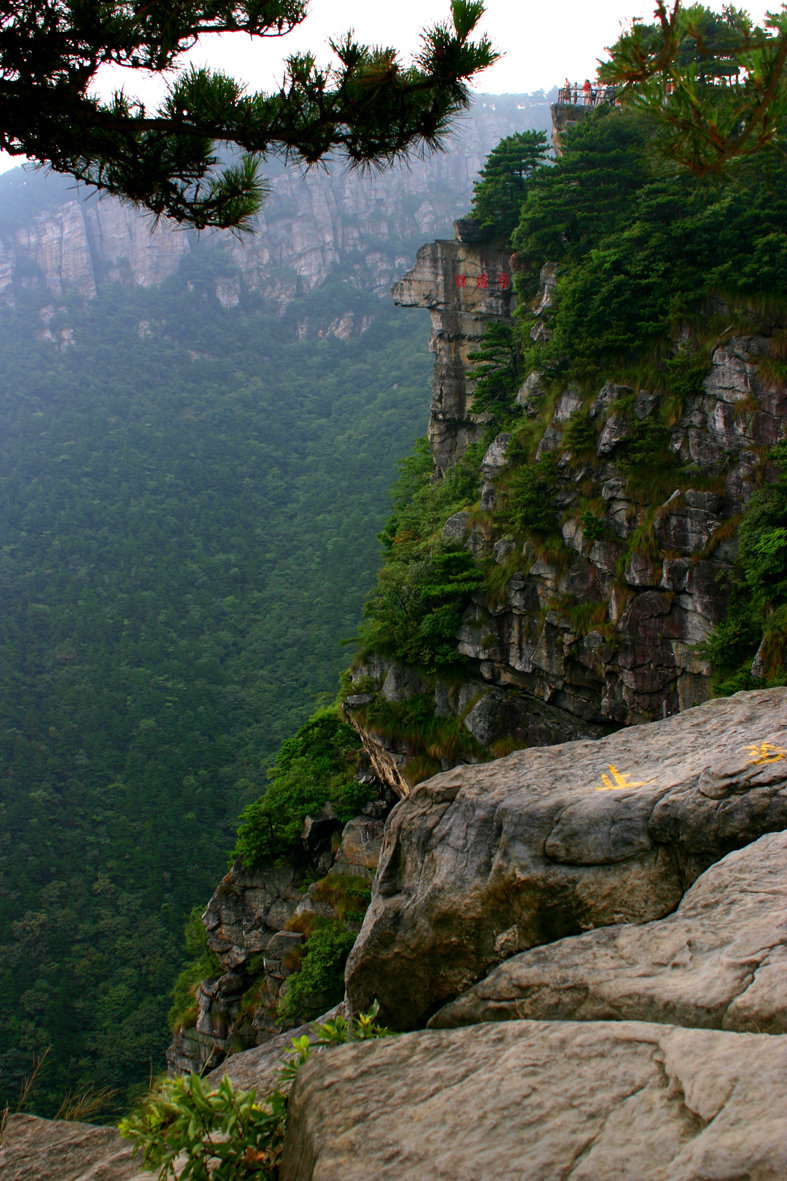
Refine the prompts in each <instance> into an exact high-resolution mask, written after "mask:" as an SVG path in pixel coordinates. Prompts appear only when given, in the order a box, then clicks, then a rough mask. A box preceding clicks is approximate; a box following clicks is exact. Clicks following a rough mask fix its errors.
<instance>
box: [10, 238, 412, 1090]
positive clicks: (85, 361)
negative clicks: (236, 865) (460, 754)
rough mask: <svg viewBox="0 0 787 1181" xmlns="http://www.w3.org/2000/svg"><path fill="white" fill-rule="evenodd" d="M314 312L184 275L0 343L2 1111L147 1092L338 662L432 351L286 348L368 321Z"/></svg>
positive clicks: (69, 311) (386, 333)
mask: <svg viewBox="0 0 787 1181" xmlns="http://www.w3.org/2000/svg"><path fill="white" fill-rule="evenodd" d="M203 255H204V252H203ZM206 260H207V261H206ZM226 266H227V263H226V260H223V261H222V262H221V267H223V268H226ZM310 298H312V299H313V300H314V301H315V302H314V306H312V305H311V304H310V303H309V299H306V300H302V301H300V302H299V303H298V305H297V311H296V309H295V308H293V309H292V310H291V313H288V314H287V315H286V316H285V317H284V318H283V319H280V318H275V317H274V316H272V315H271V314H269V312H267V311H266V309H265V306H264V305H263V304H262V303H261V302H260V301H259V300H258V299H256V297H252V296H245V297H244V298H243V300H242V302H241V305H240V306H238V307H235V308H233V309H231V310H225V309H223V308H222V307H221V306H220V304H219V303H218V301H217V299H216V297H215V274H214V270H213V268H212V267H211V266H210V265H209V254H208V255H204V257H203V258H202V261H201V262H200V266H199V268H198V267H197V266H196V263H194V262H193V261H192V263H191V265H190V266H189V263H188V262H187V263H185V264H184V266H183V268H182V269H181V271H180V272H179V274H178V275H176V276H175V277H174V278H173V279H171V280H169V281H168V282H167V283H166V284H164V285H163V286H162V287H160V288H158V289H154V290H148V291H139V290H137V291H133V290H132V291H129V290H125V291H124V290H120V289H117V288H115V289H105V291H104V292H103V294H102V297H101V298H100V299H99V300H97V301H94V302H92V303H90V304H83V303H82V302H81V301H79V300H78V299H72V300H69V299H61V300H59V301H58V303H57V305H56V306H54V305H52V304H51V303H48V304H47V303H44V302H43V297H40V296H32V295H29V296H24V295H23V294H22V295H19V296H18V297H17V302H16V308H15V310H13V311H11V310H8V311H6V312H5V313H4V314H3V316H2V318H0V417H1V418H2V422H3V432H2V436H1V437H0V481H1V483H2V493H1V494H0V546H1V547H2V549H1V551H0V597H1V601H2V612H0V629H2V630H1V632H0V635H1V636H2V664H0V766H1V767H2V782H1V786H0V865H1V866H2V871H1V873H2V876H0V1013H1V1014H2V1015H1V1016H0V1091H2V1097H1V1098H0V1106H2V1103H3V1101H10V1102H11V1103H12V1104H13V1102H14V1101H15V1099H16V1095H17V1091H18V1086H19V1082H20V1079H21V1076H22V1075H23V1074H24V1073H26V1072H29V1070H30V1067H31V1063H32V1059H33V1056H34V1055H36V1054H41V1053H42V1052H43V1051H44V1050H46V1049H47V1047H51V1052H50V1054H49V1057H48V1061H47V1063H46V1065H45V1068H44V1070H43V1071H42V1073H41V1076H40V1080H39V1084H38V1088H37V1091H36V1094H35V1096H34V1098H33V1103H34V1106H35V1107H36V1109H37V1110H39V1111H41V1112H43V1113H52V1112H53V1111H54V1110H55V1109H56V1107H57V1104H58V1101H59V1097H60V1096H62V1095H63V1093H64V1092H66V1091H68V1090H73V1089H75V1088H79V1087H81V1086H84V1085H87V1084H90V1083H95V1084H96V1086H99V1087H101V1086H117V1085H118V1080H123V1084H124V1085H126V1084H131V1085H132V1086H133V1085H134V1084H144V1083H145V1082H146V1081H147V1077H148V1069H149V1063H150V1062H151V1060H152V1062H153V1068H154V1069H160V1065H161V1062H162V1059H161V1057H160V1055H161V1053H162V1051H163V1048H164V1045H165V1042H166V1038H167V1033H166V1011H167V1008H168V1004H169V998H168V993H169V989H170V988H171V985H172V981H173V979H174V976H175V974H176V972H177V968H178V965H179V963H180V962H181V960H182V958H183V951H182V939H183V925H184V918H185V916H186V914H187V913H188V911H189V910H190V909H191V908H192V907H193V906H194V905H195V904H197V903H199V902H201V901H204V900H206V898H207V896H208V895H209V894H210V892H211V890H212V888H213V886H214V885H215V882H216V880H217V879H218V877H220V875H221V873H222V871H223V867H224V865H225V864H226V857H227V851H228V849H229V848H230V847H231V844H232V836H231V832H232V828H233V826H234V821H235V819H236V817H237V815H238V812H239V810H240V808H241V807H242V806H243V805H244V804H245V803H247V802H248V801H249V800H250V799H252V798H254V797H256V796H257V795H258V794H259V793H260V791H261V790H262V788H263V786H264V783H265V767H266V766H267V765H268V764H269V763H270V761H271V758H272V755H273V754H274V753H275V751H276V749H277V748H278V746H279V744H280V742H281V740H282V739H283V738H284V737H285V736H286V735H287V734H288V733H291V732H292V731H293V730H294V729H295V728H296V727H297V725H298V723H299V722H300V721H301V720H302V719H303V718H304V717H305V716H306V715H307V714H308V713H309V712H310V710H311V708H312V707H313V702H314V697H315V695H317V694H319V693H320V692H322V691H330V690H332V688H333V686H334V684H335V677H336V673H337V671H338V669H339V668H340V667H341V665H342V664H343V663H345V662H346V656H345V655H344V653H343V651H342V649H341V648H340V647H339V643H340V641H341V640H342V639H343V638H345V637H347V636H348V635H351V634H352V632H353V630H354V628H355V626H356V624H357V619H358V616H359V612H360V604H361V600H362V597H363V595H364V593H365V592H366V591H367V590H368V588H369V586H370V585H371V582H372V578H373V572H374V569H375V567H376V564H377V543H376V541H375V534H376V532H377V530H378V528H379V526H380V524H381V522H382V520H383V518H384V514H385V505H386V490H387V488H388V486H389V485H390V483H391V480H392V477H393V474H394V465H395V460H396V457H397V456H398V455H401V454H402V453H404V452H406V451H407V450H408V448H409V447H410V445H411V443H412V440H413V438H414V436H415V435H416V434H418V433H419V432H420V431H421V430H422V429H423V422H424V418H425V414H426V398H427V396H428V395H427V393H426V391H427V389H428V372H429V358H428V353H427V350H426V339H427V330H426V325H425V324H424V322H423V320H422V319H421V318H420V317H402V316H400V315H398V314H397V313H395V312H394V310H393V309H392V308H390V309H389V308H388V307H387V306H385V305H383V304H380V305H379V306H377V304H376V301H375V305H376V306H375V307H374V309H373V311H374V318H373V320H372V323H371V326H370V327H369V329H368V331H367V332H365V333H364V334H363V335H359V334H357V333H356V334H355V335H353V336H351V337H350V338H349V339H348V340H346V341H345V340H340V339H337V338H335V337H332V336H331V337H324V338H322V339H321V338H320V337H318V336H317V335H312V336H310V337H308V338H306V339H304V340H298V339H297V332H296V318H297V317H302V316H304V315H310V314H311V316H312V318H313V319H314V320H315V322H316V321H317V320H319V319H327V320H330V318H331V316H332V314H335V313H336V312H342V313H344V312H346V311H348V310H350V311H352V310H353V308H355V309H356V310H357V311H358V312H359V314H360V312H361V310H362V309H363V310H366V311H368V310H369V309H368V297H365V296H364V295H363V294H362V293H361V294H359V293H358V292H355V291H350V290H348V289H346V288H345V287H344V286H343V285H342V283H341V280H340V278H338V277H337V279H336V282H335V283H334V284H332V286H331V288H330V289H329V291H327V292H325V291H323V293H322V294H321V295H320V294H319V293H317V294H315V295H314V296H313V297H310ZM332 301H333V302H334V303H335V305H336V306H335V308H332ZM126 1097H127V1096H125V1095H122V1096H120V1098H119V1103H120V1104H121V1105H122V1103H123V1102H124V1101H125V1099H126Z"/></svg>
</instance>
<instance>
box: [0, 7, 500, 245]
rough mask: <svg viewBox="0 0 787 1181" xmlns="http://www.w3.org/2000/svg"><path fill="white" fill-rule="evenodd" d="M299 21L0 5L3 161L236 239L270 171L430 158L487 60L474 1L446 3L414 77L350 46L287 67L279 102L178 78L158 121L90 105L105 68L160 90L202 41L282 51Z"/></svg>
mask: <svg viewBox="0 0 787 1181" xmlns="http://www.w3.org/2000/svg"><path fill="white" fill-rule="evenodd" d="M306 8H307V0H240V2H236V3H234V2H232V0H228V2H226V3H218V2H215V0H213V2H210V0H208V2H205V0H202V2H195V0H174V2H173V0H130V2H127V3H118V2H116V0H92V2H91V3H84V0H43V2H42V0H0V78H1V79H2V84H1V85H0V148H3V149H5V151H7V152H9V153H11V154H12V155H26V156H29V157H31V158H33V159H35V160H39V161H41V162H42V163H44V164H48V165H50V166H51V167H52V168H54V169H55V170H57V171H58V172H64V173H68V174H71V175H72V176H75V177H77V178H78V179H79V180H83V181H87V182H89V183H90V184H92V185H95V186H96V187H97V188H99V189H103V190H105V191H107V192H109V193H114V194H116V195H118V196H121V197H125V198H127V199H129V200H131V201H133V202H135V203H136V204H138V205H140V206H142V207H144V208H146V209H149V210H150V211H151V212H152V213H154V214H156V215H157V216H160V215H166V216H167V217H171V218H173V219H174V220H175V221H178V222H183V223H186V224H189V225H193V226H196V227H197V228H203V227H205V226H220V227H227V226H233V227H240V228H243V227H247V226H248V223H249V219H250V218H251V217H252V215H253V214H254V213H255V212H256V211H257V209H258V208H259V205H260V202H261V200H262V197H263V195H264V184H263V182H262V181H261V179H260V177H259V175H258V168H259V164H260V162H261V161H262V160H263V159H265V157H267V156H271V155H279V156H283V157H284V158H285V159H286V160H288V161H295V162H302V163H305V164H306V165H310V164H315V163H316V162H317V161H319V160H322V159H324V158H325V157H326V156H328V155H332V156H339V157H343V158H344V159H346V160H347V161H349V162H350V164H351V165H364V164H370V163H371V164H377V163H389V162H391V161H393V160H395V159H397V158H398V157H401V156H404V155H406V154H407V153H408V151H411V150H413V149H414V148H419V147H420V148H422V149H424V148H425V149H430V148H434V147H436V146H437V145H438V144H439V142H440V138H441V135H442V133H443V132H444V131H445V130H446V128H447V125H448V123H449V121H450V119H451V117H452V116H453V115H454V114H456V113H457V112H458V111H459V110H461V109H462V108H463V107H465V106H467V103H468V88H467V82H468V79H469V78H471V77H472V76H473V75H474V74H475V73H476V72H477V71H479V70H481V69H483V68H484V67H486V66H488V65H490V64H491V63H492V62H493V61H495V60H496V58H497V56H498V55H497V54H496V53H495V52H494V51H493V50H492V48H491V45H490V43H489V41H488V39H487V38H486V37H480V38H479V39H478V40H476V41H473V40H471V39H470V38H471V34H472V32H473V30H474V29H475V27H476V25H477V23H478V21H479V19H480V17H481V15H482V13H483V11H484V9H483V3H482V2H481V0H452V3H451V21H450V22H445V23H443V24H438V25H436V26H435V27H434V28H431V29H428V30H427V31H426V32H424V33H423V35H422V48H421V51H420V53H419V54H418V56H417V58H416V60H415V62H414V64H412V65H410V66H405V65H403V64H402V63H401V62H400V61H399V60H398V57H397V54H396V51H395V50H393V49H386V48H370V47H368V46H365V45H361V44H359V43H358V42H357V41H355V40H354V38H353V36H352V34H347V35H346V36H345V37H344V38H343V39H341V40H335V41H332V42H331V48H332V50H333V53H334V55H335V58H336V60H337V63H338V64H337V65H335V66H334V67H332V68H329V69H322V68H320V67H318V66H317V64H316V62H315V59H314V57H313V55H312V54H310V53H305V54H296V55H294V56H292V57H290V58H289V60H288V61H287V65H286V75H285V78H284V80H283V82H282V84H281V87H280V89H279V90H278V91H277V92H276V93H275V94H263V93H254V94H246V93H245V92H244V89H243V87H242V86H241V85H240V84H239V83H237V82H236V81H235V80H234V79H232V78H231V77H228V76H227V75H226V74H223V73H220V72H218V71H211V70H207V69H193V68H192V69H183V68H181V69H180V71H179V72H178V73H177V74H176V75H175V79H174V81H172V82H171V83H169V85H168V91H167V95H166V98H165V100H164V101H163V103H162V104H161V106H160V107H159V109H158V110H156V111H155V112H150V111H149V110H147V109H146V107H145V105H144V104H143V103H142V102H140V101H139V100H137V99H133V98H130V97H128V96H127V95H126V94H125V93H116V94H115V95H114V96H113V97H112V99H111V100H109V101H107V102H105V101H103V100H101V99H99V98H97V97H96V95H95V92H94V83H95V79H96V75H97V74H98V71H99V70H100V69H101V67H102V66H105V65H120V66H125V67H128V68H131V69H132V70H139V71H152V72H153V73H155V74H158V75H164V74H165V72H166V71H172V70H173V69H178V67H179V63H180V62H181V61H182V57H183V54H184V53H185V52H186V51H187V50H188V49H190V48H191V47H192V46H193V45H194V44H195V42H196V41H197V40H198V39H199V38H200V37H202V36H203V35H205V34H208V33H214V34H215V33H229V32H244V33H248V34H250V35H251V36H252V37H255V38H264V37H272V36H273V37H280V36H283V35H286V34H287V33H289V32H291V31H292V30H293V29H294V28H295V27H296V26H297V25H298V24H299V23H300V22H301V21H302V20H303V19H304V17H305V15H306ZM217 144H230V145H236V146H237V147H238V148H239V149H240V151H241V153H242V155H241V158H240V162H239V163H238V162H233V163H231V164H226V163H222V162H220V160H219V157H218V153H217V151H216V145H217Z"/></svg>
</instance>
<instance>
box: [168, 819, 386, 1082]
mask: <svg viewBox="0 0 787 1181" xmlns="http://www.w3.org/2000/svg"><path fill="white" fill-rule="evenodd" d="M392 803H393V800H392V799H391V798H385V799H381V800H378V801H377V802H375V803H374V804H370V805H367V806H366V808H365V810H364V813H363V814H361V815H359V816H356V817H355V818H354V819H353V820H351V821H350V822H349V823H348V824H346V825H344V827H342V825H341V824H340V823H339V822H338V821H337V819H336V816H335V814H334V813H333V810H332V809H330V807H328V808H326V809H325V811H324V814H322V815H321V816H319V817H315V818H314V819H312V818H309V819H307V821H306V824H305V825H304V832H303V834H302V840H303V842H304V845H305V846H308V853H309V859H308V861H307V862H305V863H302V864H296V862H295V861H294V860H293V861H286V860H283V859H279V860H278V861H274V860H273V859H268V860H267V861H266V862H263V863H262V864H261V865H259V866H257V867H255V868H254V869H253V870H248V869H246V868H245V867H244V865H243V863H242V862H240V861H237V862H236V863H235V864H234V865H233V867H232V869H231V870H230V871H229V873H227V874H226V875H225V876H224V878H223V879H222V881H221V882H220V883H219V885H218V887H217V889H216V891H215V893H214V894H213V897H212V898H211V900H210V902H209V903H208V906H207V909H206V911H205V914H204V915H203V920H202V921H203V923H204V924H205V930H206V933H207V941H208V946H209V947H210V949H211V950H212V951H213V952H214V954H215V955H216V956H217V958H218V961H219V963H220V964H221V974H220V975H218V976H217V977H216V978H215V979H211V980H204V981H203V982H202V983H201V984H200V985H199V986H198V988H197V994H196V1005H197V1012H196V1018H195V1020H194V1023H193V1024H191V1023H187V1024H185V1025H183V1026H182V1027H181V1028H179V1029H178V1030H177V1031H176V1033H175V1036H174V1038H173V1041H172V1043H171V1045H170V1047H169V1049H168V1050H167V1065H168V1068H169V1071H170V1073H171V1074H182V1073H183V1072H184V1071H188V1070H197V1071H203V1070H210V1069H212V1068H215V1067H217V1066H218V1065H219V1064H220V1063H221V1062H222V1061H223V1059H224V1058H225V1056H226V1055H227V1054H236V1053H237V1052H238V1051H241V1050H245V1049H247V1048H249V1047H252V1046H258V1045H261V1044H263V1043H267V1042H268V1041H269V1040H272V1041H273V1044H274V1045H275V1046H278V1045H280V1044H283V1045H286V1044H288V1043H289V1035H288V1036H287V1037H285V1038H284V1042H283V1043H281V1042H280V1041H279V1040H278V1039H279V1036H280V1035H281V1032H282V1030H285V1029H287V1028H288V1027H291V1026H292V1025H293V1022H292V1021H288V1020H287V1019H285V1018H282V1016H281V1014H280V1011H279V1010H280V1006H281V1002H282V1000H283V997H284V992H285V987H286V983H287V979H288V978H289V976H290V975H291V974H292V973H293V971H295V970H296V969H297V968H298V967H299V965H300V962H301V959H302V955H303V946H304V940H305V932H306V931H308V930H309V928H310V925H311V923H312V922H313V921H314V919H315V917H316V918H317V919H318V921H319V919H329V920H336V919H339V920H341V921H342V922H344V923H346V925H347V926H348V928H349V929H351V930H353V931H357V930H358V929H359V927H360V922H361V919H362V917H363V913H364V910H365V908H366V905H367V902H368V898H369V888H370V885H371V881H372V878H373V877H374V872H375V869H376V867H377V862H378V858H379V854H380V846H381V843H382V833H383V823H384V818H385V816H386V814H387V812H388V811H389V809H390V807H391V804H392ZM315 877H316V878H317V879H318V880H317V881H315V880H314V879H315ZM310 882H311V884H309V883H310Z"/></svg>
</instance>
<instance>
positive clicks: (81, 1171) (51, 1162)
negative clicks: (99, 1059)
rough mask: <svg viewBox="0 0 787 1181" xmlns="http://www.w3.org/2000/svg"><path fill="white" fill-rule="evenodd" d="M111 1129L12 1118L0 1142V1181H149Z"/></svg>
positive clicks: (118, 1135) (127, 1147)
mask: <svg viewBox="0 0 787 1181" xmlns="http://www.w3.org/2000/svg"><path fill="white" fill-rule="evenodd" d="M150 1176H151V1174H150V1173H149V1172H144V1171H143V1170H142V1168H141V1162H140V1158H139V1157H138V1156H136V1155H135V1154H134V1151H133V1149H132V1147H131V1145H130V1144H129V1143H128V1142H127V1141H126V1140H122V1139H121V1137H120V1133H119V1132H118V1131H117V1130H116V1129H115V1128H99V1127H96V1126H95V1125H94V1124H82V1123H77V1122H75V1121H72V1120H47V1119H39V1118H38V1116H35V1115H23V1114H13V1115H9V1117H8V1121H7V1124H6V1127H5V1130H4V1133H3V1137H2V1141H0V1177H2V1178H3V1181H33V1179H35V1181H150Z"/></svg>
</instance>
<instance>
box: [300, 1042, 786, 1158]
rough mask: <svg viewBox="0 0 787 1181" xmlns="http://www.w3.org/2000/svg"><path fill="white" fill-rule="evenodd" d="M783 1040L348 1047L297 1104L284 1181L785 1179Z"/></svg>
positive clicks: (303, 1074) (319, 1067) (306, 1078)
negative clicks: (373, 1180) (369, 1180)
mask: <svg viewBox="0 0 787 1181" xmlns="http://www.w3.org/2000/svg"><path fill="white" fill-rule="evenodd" d="M785 1104H787V1038H784V1037H769V1036H768V1035H767V1034H744V1033H723V1032H718V1031H715V1030H696V1029H675V1028H673V1027H671V1026H667V1025H649V1024H645V1023H643V1022H616V1023H611V1022H609V1023H608V1022H592V1023H589V1024H583V1023H578V1022H536V1021H512V1022H506V1023H505V1024H502V1025H489V1024H487V1025H476V1026H470V1027H468V1028H466V1029H455V1030H438V1031H434V1032H431V1031H427V1032H418V1033H411V1034H405V1035H404V1036H402V1037H397V1038H389V1039H386V1040H384V1041H381V1042H367V1043H364V1044H361V1045H350V1046H341V1047H338V1048H337V1049H333V1050H329V1051H327V1052H326V1053H324V1054H322V1055H320V1056H319V1057H318V1058H316V1059H314V1060H313V1061H311V1062H309V1063H307V1065H306V1066H305V1067H303V1068H302V1070H301V1071H300V1072H299V1074H298V1078H297V1080H296V1083H295V1087H294V1089H293V1092H292V1096H291V1100H290V1116H289V1120H288V1128H287V1138H286V1142H285V1147H284V1158H283V1162H282V1171H281V1177H282V1181H368V1178H370V1177H374V1178H375V1181H424V1179H426V1178H428V1179H429V1181H438V1179H440V1178H445V1179H446V1181H491V1179H492V1178H494V1179H495V1181H522V1179H523V1178H532V1179H533V1181H536V1179H537V1181H563V1179H565V1178H567V1177H570V1178H571V1181H599V1179H600V1178H614V1179H615V1181H700V1179H702V1181H707V1179H708V1178H711V1177H713V1178H717V1179H719V1181H720V1179H722V1178H727V1179H732V1178H747V1179H749V1181H753V1179H755V1178H756V1179H757V1181H766V1179H773V1181H776V1179H777V1178H778V1179H779V1181H783V1179H784V1177H787V1138H785V1135H784V1110H785Z"/></svg>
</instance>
